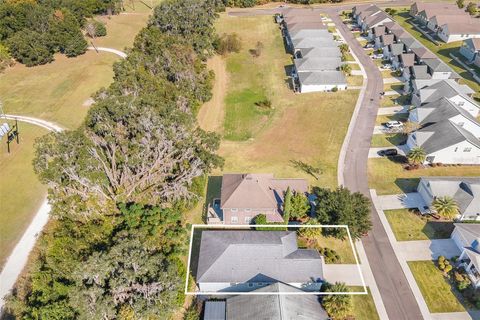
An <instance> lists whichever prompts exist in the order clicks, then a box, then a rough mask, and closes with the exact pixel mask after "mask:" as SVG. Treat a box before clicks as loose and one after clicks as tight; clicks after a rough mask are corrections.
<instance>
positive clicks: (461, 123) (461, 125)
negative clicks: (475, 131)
mask: <svg viewBox="0 0 480 320" xmlns="http://www.w3.org/2000/svg"><path fill="white" fill-rule="evenodd" d="M464 124H465V122H459V123H457V125H458V126H459V127H463V125H464Z"/></svg>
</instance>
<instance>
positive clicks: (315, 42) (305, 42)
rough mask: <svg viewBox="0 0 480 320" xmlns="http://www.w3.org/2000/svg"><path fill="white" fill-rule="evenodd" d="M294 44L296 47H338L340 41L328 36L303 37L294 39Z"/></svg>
mask: <svg viewBox="0 0 480 320" xmlns="http://www.w3.org/2000/svg"><path fill="white" fill-rule="evenodd" d="M292 46H293V48H294V49H303V48H313V47H318V48H325V47H326V48H328V47H330V48H331V47H338V42H336V41H335V40H333V39H328V38H302V39H292Z"/></svg>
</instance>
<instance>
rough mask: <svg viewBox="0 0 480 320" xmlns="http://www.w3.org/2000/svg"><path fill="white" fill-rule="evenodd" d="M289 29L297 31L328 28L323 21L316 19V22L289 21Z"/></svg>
mask: <svg viewBox="0 0 480 320" xmlns="http://www.w3.org/2000/svg"><path fill="white" fill-rule="evenodd" d="M287 28H288V31H289V32H290V31H296V30H312V29H322V30H325V29H327V28H328V26H327V25H325V24H324V23H323V22H322V21H314V22H311V21H310V22H308V21H307V22H296V23H287Z"/></svg>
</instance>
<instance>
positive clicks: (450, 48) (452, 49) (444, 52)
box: [393, 9, 480, 93]
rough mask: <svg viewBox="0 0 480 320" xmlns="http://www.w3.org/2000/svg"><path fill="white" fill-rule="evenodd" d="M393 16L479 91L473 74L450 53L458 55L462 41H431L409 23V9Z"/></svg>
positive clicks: (479, 88)
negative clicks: (437, 43) (436, 43)
mask: <svg viewBox="0 0 480 320" xmlns="http://www.w3.org/2000/svg"><path fill="white" fill-rule="evenodd" d="M393 17H394V18H395V20H397V22H398V23H399V24H400V25H401V26H402V27H403V28H405V30H407V31H408V32H409V33H410V34H411V35H412V36H414V37H415V38H416V39H417V40H419V41H420V42H421V43H422V44H423V45H424V46H425V47H427V48H428V49H430V50H431V51H432V52H433V53H435V54H436V55H437V56H438V57H439V58H440V59H442V60H443V61H444V62H445V63H447V64H448V65H449V66H450V67H452V68H453V69H454V70H455V71H456V72H457V73H458V74H460V75H461V76H462V77H463V79H464V81H465V83H466V84H468V85H469V86H470V87H471V88H472V89H474V90H475V91H476V92H477V93H478V92H479V91H480V85H479V84H478V83H477V82H476V81H475V80H474V79H473V76H472V75H471V74H470V73H469V72H468V71H467V70H465V69H464V68H463V67H462V66H461V65H460V64H458V63H457V62H456V61H455V60H453V58H451V57H450V55H449V54H450V53H454V54H457V56H458V50H459V48H460V46H461V45H462V41H457V42H452V43H443V42H441V41H440V42H439V43H440V45H439V46H437V45H435V44H434V43H433V42H431V41H430V40H429V39H428V38H427V37H425V36H424V35H423V34H422V33H421V32H419V31H417V29H415V28H414V27H413V25H412V24H411V23H409V21H410V19H412V18H411V17H410V16H409V14H408V9H405V10H399V11H398V12H397V13H396V14H395V15H394V16H393Z"/></svg>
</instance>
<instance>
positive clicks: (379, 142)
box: [371, 133, 407, 148]
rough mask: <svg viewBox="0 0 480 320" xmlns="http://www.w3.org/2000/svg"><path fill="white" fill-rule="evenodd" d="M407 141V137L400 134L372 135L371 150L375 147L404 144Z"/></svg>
mask: <svg viewBox="0 0 480 320" xmlns="http://www.w3.org/2000/svg"><path fill="white" fill-rule="evenodd" d="M406 141H407V136H406V135H404V134H401V133H395V134H374V135H373V136H372V144H371V146H372V147H373V148H375V147H393V146H397V145H400V144H404V143H405V142H406Z"/></svg>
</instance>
